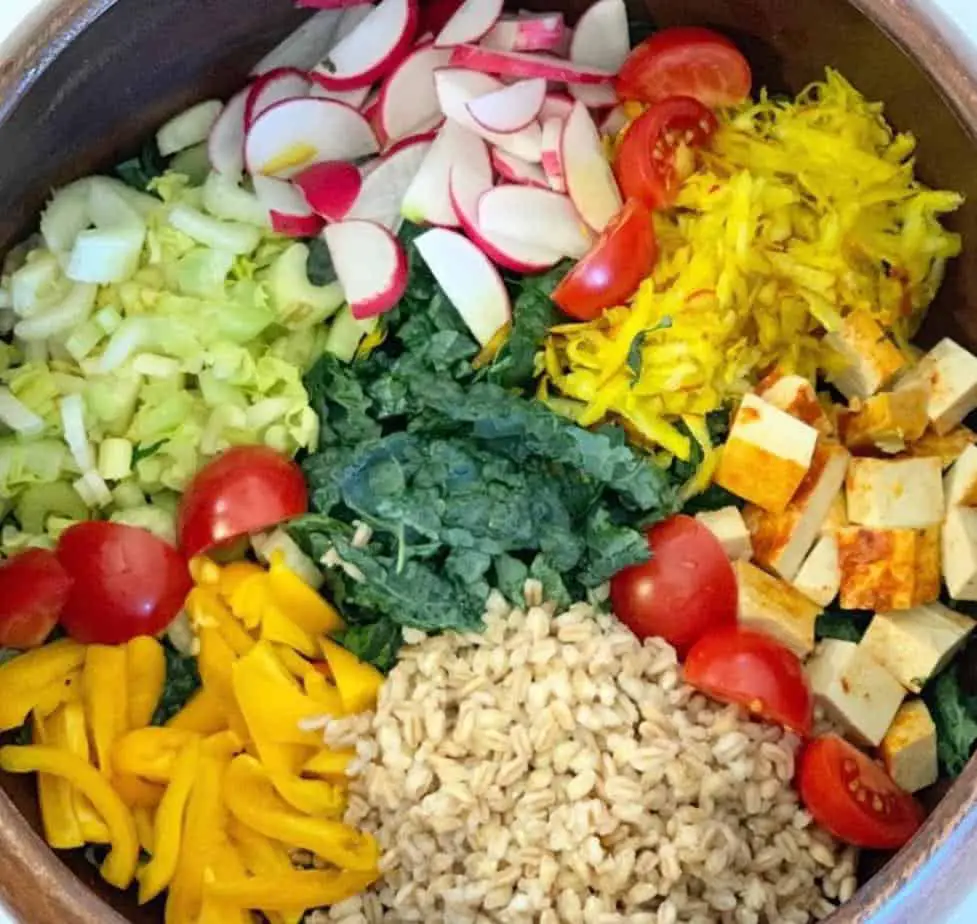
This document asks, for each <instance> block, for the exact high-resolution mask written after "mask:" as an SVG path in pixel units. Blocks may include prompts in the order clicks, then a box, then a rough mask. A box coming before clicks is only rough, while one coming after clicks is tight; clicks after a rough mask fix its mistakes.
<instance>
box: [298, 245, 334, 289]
mask: <svg viewBox="0 0 977 924" xmlns="http://www.w3.org/2000/svg"><path fill="white" fill-rule="evenodd" d="M306 245H307V246H308V248H309V256H308V258H307V259H306V261H305V275H306V276H308V277H309V282H311V283H312V285H314V286H328V285H331V284H332V283H334V282H335V281H336V269H335V267H334V266H333V265H332V257H331V256H330V254H329V248H328V247H327V246H326V242H325V241H324V240H323V239H322V238H321V237H314V238H312V239H311V240H308V241H306Z"/></svg>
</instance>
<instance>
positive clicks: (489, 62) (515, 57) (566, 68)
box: [451, 45, 614, 84]
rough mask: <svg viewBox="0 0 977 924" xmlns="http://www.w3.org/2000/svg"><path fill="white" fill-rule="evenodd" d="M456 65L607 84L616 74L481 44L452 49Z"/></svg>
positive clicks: (544, 56) (494, 71) (569, 81)
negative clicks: (498, 49)
mask: <svg viewBox="0 0 977 924" xmlns="http://www.w3.org/2000/svg"><path fill="white" fill-rule="evenodd" d="M451 63H452V65H454V66H455V67H467V68H468V69H469V70H473V71H481V72H482V73H485V74H502V75H503V76H505V77H544V78H546V79H547V80H559V81H563V82H565V83H598V84H599V83H607V82H609V81H610V80H612V79H613V77H614V72H613V71H606V70H602V69H601V68H596V67H586V66H584V65H582V64H572V63H570V62H569V61H563V60H561V59H560V58H554V57H551V56H548V55H544V54H531V53H529V52H523V51H495V50H494V49H492V48H482V47H480V46H478V45H459V46H458V47H456V48H455V49H454V50H453V51H452V52H451Z"/></svg>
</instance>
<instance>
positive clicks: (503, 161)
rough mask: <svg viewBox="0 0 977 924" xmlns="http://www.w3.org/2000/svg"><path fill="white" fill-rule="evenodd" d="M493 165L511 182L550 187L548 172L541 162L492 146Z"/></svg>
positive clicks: (503, 177)
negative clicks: (525, 158)
mask: <svg viewBox="0 0 977 924" xmlns="http://www.w3.org/2000/svg"><path fill="white" fill-rule="evenodd" d="M492 166H493V167H495V170H496V172H497V173H498V174H499V176H501V177H502V179H503V180H508V181H509V182H510V183H519V184H521V185H524V186H537V187H539V188H540V189H549V188H550V184H549V182H548V181H547V179H546V174H545V173H544V172H543V168H542V167H540V165H539V164H531V163H529V161H528V160H523V159H522V158H521V157H516V155H515V154H510V153H508V151H500V150H499V149H498V148H492Z"/></svg>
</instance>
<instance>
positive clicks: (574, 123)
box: [560, 102, 624, 231]
mask: <svg viewBox="0 0 977 924" xmlns="http://www.w3.org/2000/svg"><path fill="white" fill-rule="evenodd" d="M560 155H561V157H562V159H563V174H564V177H565V178H566V184H567V193H568V194H569V196H570V199H571V200H572V201H573V204H574V206H575V207H576V209H577V211H578V212H579V213H580V217H581V218H583V220H584V221H585V222H587V224H588V225H590V227H591V228H593V229H594V230H595V231H603V230H604V228H605V227H606V226H607V223H608V222H609V221H610V220H611V219H612V218H613V217H614V216H615V215H616V214H617V213H618V212H619V211H620V210H621V206H622V205H623V204H624V202H623V200H622V199H621V191H620V189H618V185H617V180H615V179H614V173H613V171H612V170H611V166H610V164H608V162H607V158H606V157H605V155H604V146H603V144H601V140H600V135H599V134H598V133H597V126H595V125H594V120H593V119H591V117H590V113H589V112H587V107H586V106H584V104H583V103H580V102H578V103H577V104H576V105H575V106H574V107H573V112H571V113H570V118H569V119H567V121H566V123H565V124H564V126H563V139H562V141H561V143H560Z"/></svg>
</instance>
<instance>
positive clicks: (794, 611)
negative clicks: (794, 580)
mask: <svg viewBox="0 0 977 924" xmlns="http://www.w3.org/2000/svg"><path fill="white" fill-rule="evenodd" d="M733 567H734V568H735V570H736V580H737V583H738V585H739V624H740V625H741V626H744V627H745V628H747V629H756V630H757V631H758V632H766V634H767V635H769V636H772V637H773V638H775V639H776V640H777V641H778V642H780V644H781V645H783V646H784V647H785V648H789V649H790V650H791V651H793V652H794V654H796V655H797V656H798V657H799V658H806V657H807V656H808V655H809V654H810V653H811V652H812V651H813V650H814V624H815V623H816V622H817V618H818V615H819V614H820V613H821V607H819V606H818V605H817V604H816V603H812V602H811V601H810V600H808V599H807V597H805V596H804V595H803V594H802V593H801V592H800V591H798V590H795V589H794V588H793V587H791V586H790V584H788V583H786V582H785V581H782V580H780V578H777V577H774V576H773V575H772V574H767V573H766V571H761V570H760V569H759V568H757V567H756V565H752V564H750V563H749V562H748V561H738V562H736V563H735V564H734V566H733Z"/></svg>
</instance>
